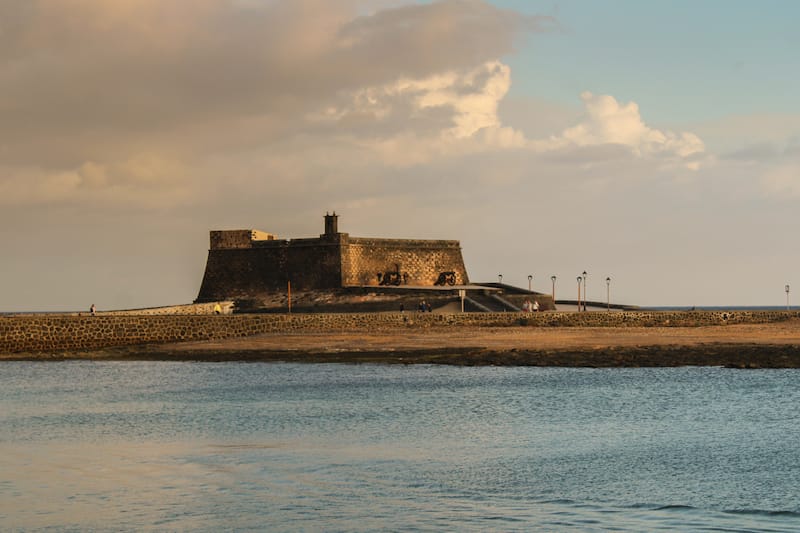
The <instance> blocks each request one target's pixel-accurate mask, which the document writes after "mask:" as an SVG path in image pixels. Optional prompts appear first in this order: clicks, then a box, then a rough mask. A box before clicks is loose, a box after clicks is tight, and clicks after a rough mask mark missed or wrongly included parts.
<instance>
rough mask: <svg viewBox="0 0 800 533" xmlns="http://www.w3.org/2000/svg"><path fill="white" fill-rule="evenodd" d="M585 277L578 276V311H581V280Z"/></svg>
mask: <svg viewBox="0 0 800 533" xmlns="http://www.w3.org/2000/svg"><path fill="white" fill-rule="evenodd" d="M582 281H583V278H582V277H580V276H578V312H579V313H580V312H581V282H582Z"/></svg>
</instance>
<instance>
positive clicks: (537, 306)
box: [533, 300, 539, 313]
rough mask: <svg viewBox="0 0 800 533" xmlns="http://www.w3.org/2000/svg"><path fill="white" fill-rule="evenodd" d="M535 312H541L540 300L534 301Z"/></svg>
mask: <svg viewBox="0 0 800 533" xmlns="http://www.w3.org/2000/svg"><path fill="white" fill-rule="evenodd" d="M533 312H534V313H538V312H539V300H534V301H533Z"/></svg>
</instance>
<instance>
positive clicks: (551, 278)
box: [550, 276, 556, 305]
mask: <svg viewBox="0 0 800 533" xmlns="http://www.w3.org/2000/svg"><path fill="white" fill-rule="evenodd" d="M550 281H551V282H552V283H553V293H552V296H553V305H555V304H556V277H555V276H550Z"/></svg>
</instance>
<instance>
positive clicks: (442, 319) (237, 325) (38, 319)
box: [0, 311, 800, 353]
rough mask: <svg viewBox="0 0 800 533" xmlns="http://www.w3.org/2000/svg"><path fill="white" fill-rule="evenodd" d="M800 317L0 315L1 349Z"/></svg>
mask: <svg viewBox="0 0 800 533" xmlns="http://www.w3.org/2000/svg"><path fill="white" fill-rule="evenodd" d="M797 318H800V312H798V311H691V312H672V311H665V312H658V311H652V312H650V311H635V312H634V311H631V312H615V313H605V312H590V313H559V312H552V313H510V312H509V313H463V314H434V313H415V312H412V313H352V314H350V313H339V314H332V313H330V314H291V315H290V314H253V315H219V316H215V315H207V314H198V315H187V314H119V315H117V314H110V313H107V314H99V315H96V316H89V315H84V316H75V315H56V314H43V315H25V316H22V315H20V316H13V315H12V316H3V317H0V353H20V352H59V351H68V350H85V349H98V348H106V347H112V346H131V345H137V344H150V343H168V342H178V341H196V340H210V339H225V338H231V337H245V336H250V335H258V334H263V333H278V332H293V331H297V332H322V333H324V332H328V331H330V332H335V331H337V330H338V331H342V330H351V331H364V332H371V331H374V332H380V331H387V332H391V330H393V329H394V330H396V329H397V328H430V327H442V328H447V327H460V326H467V327H509V326H528V327H701V326H720V325H727V324H763V323H769V322H780V321H785V320H790V319H797Z"/></svg>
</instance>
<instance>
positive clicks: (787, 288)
mask: <svg viewBox="0 0 800 533" xmlns="http://www.w3.org/2000/svg"><path fill="white" fill-rule="evenodd" d="M785 290H786V292H787V293H788V292H789V286H788V285H787V286H786V289H785Z"/></svg>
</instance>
